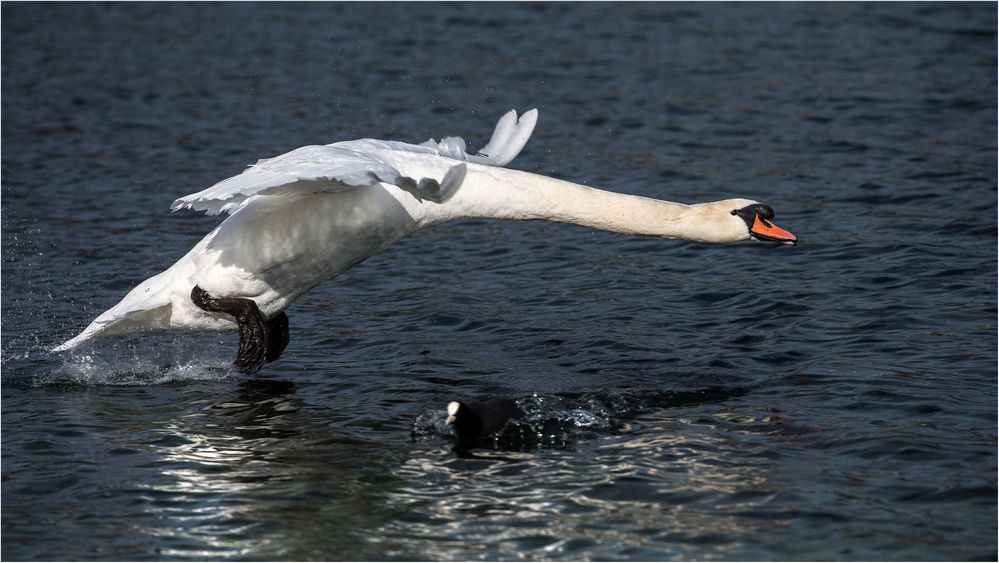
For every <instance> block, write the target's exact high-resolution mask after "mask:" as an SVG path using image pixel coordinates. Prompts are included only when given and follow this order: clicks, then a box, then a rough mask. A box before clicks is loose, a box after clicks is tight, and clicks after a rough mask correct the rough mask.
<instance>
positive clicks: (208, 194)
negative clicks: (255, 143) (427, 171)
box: [170, 109, 538, 215]
mask: <svg viewBox="0 0 999 563" xmlns="http://www.w3.org/2000/svg"><path fill="white" fill-rule="evenodd" d="M537 122H538V110H536V109H532V110H530V111H527V112H525V113H524V115H522V116H520V118H519V119H518V118H517V112H516V111H514V110H510V111H508V112H507V113H506V114H504V115H503V117H501V118H500V120H499V122H497V123H496V129H495V130H494V131H493V135H492V137H491V138H490V139H489V143H487V144H486V146H484V147H482V149H480V150H479V151H478V152H477V153H476V154H468V153H467V152H465V141H464V140H463V139H462V138H461V137H445V138H444V139H442V140H441V141H440V142H436V141H434V140H432V139H431V140H429V141H426V142H425V143H422V144H420V145H410V144H407V143H400V142H396V141H377V140H374V139H361V140H358V141H347V142H342V143H335V144H332V145H322V146H320V145H311V146H307V147H302V148H299V149H295V150H293V151H291V152H288V153H285V154H283V155H280V156H276V157H274V158H268V159H264V160H260V161H258V162H257V163H256V164H254V165H252V166H250V167H249V168H247V169H246V170H244V171H243V173H242V174H238V175H236V176H233V177H232V178H228V179H226V180H222V181H221V182H219V183H217V184H215V185H214V186H212V187H210V188H208V189H206V190H202V191H200V192H198V193H195V194H191V195H187V196H184V197H182V198H179V199H177V200H176V201H174V202H173V205H171V206H170V209H171V210H173V211H177V210H180V209H193V210H197V211H205V212H207V213H208V214H210V215H218V214H219V213H233V212H235V211H236V210H237V209H239V208H240V207H242V206H243V204H244V203H245V202H246V201H247V200H248V199H249V198H251V197H253V196H256V195H270V194H276V193H294V192H299V193H327V192H338V191H345V190H351V189H354V188H357V187H359V186H370V185H372V184H377V183H379V182H384V183H386V184H393V185H395V186H399V187H400V188H402V189H404V190H406V191H408V192H410V193H412V194H413V195H414V196H416V197H417V198H419V199H421V200H423V199H427V200H430V201H433V202H437V203H441V202H443V201H446V200H447V199H448V198H450V197H451V195H452V194H454V192H455V191H456V190H457V189H458V186H460V185H461V182H462V180H464V178H465V165H464V164H457V165H456V166H453V167H451V168H450V169H449V170H448V171H447V173H446V174H445V175H444V177H443V178H442V179H441V180H440V181H438V180H437V179H434V178H419V179H417V178H411V177H408V176H405V175H403V174H402V173H400V172H399V170H397V169H396V168H395V167H394V166H392V165H391V164H390V163H388V162H386V161H385V160H384V159H382V158H380V157H379V156H378V155H379V154H380V153H381V152H382V151H386V150H387V151H405V152H416V153H420V152H426V153H428V154H439V155H440V156H444V157H447V158H452V159H455V160H459V161H464V162H471V163H475V164H485V165H490V166H503V165H505V164H507V163H508V162H510V161H511V160H513V159H514V157H516V156H517V154H519V153H520V151H521V149H523V148H524V145H525V144H526V143H527V140H528V139H530V138H531V133H532V132H533V131H534V126H535V124H537Z"/></svg>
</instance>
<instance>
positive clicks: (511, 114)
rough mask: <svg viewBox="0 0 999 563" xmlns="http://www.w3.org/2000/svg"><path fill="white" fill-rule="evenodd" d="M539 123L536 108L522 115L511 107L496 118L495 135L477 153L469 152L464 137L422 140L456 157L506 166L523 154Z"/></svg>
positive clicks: (444, 153) (431, 146)
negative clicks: (497, 119) (518, 114)
mask: <svg viewBox="0 0 999 563" xmlns="http://www.w3.org/2000/svg"><path fill="white" fill-rule="evenodd" d="M537 123H538V110H537V109H532V110H529V111H526V112H524V115H521V116H520V117H519V118H518V117H517V112H516V111H515V110H510V111H508V112H506V113H505V114H503V117H501V118H500V119H499V121H497V122H496V128H495V129H493V136H492V137H490V138H489V142H488V143H486V146H484V147H482V148H481V149H479V150H478V151H476V153H475V154H468V152H467V151H466V145H465V140H464V139H462V138H461V137H444V138H443V139H441V140H440V141H439V142H438V141H434V140H433V139H430V140H428V141H425V142H423V143H420V144H421V145H422V146H424V147H430V148H432V149H434V150H436V151H438V152H439V153H440V154H442V155H444V156H447V157H450V158H454V159H457V160H464V161H466V162H473V163H475V164H487V165H489V166H506V165H507V164H509V163H510V161H511V160H513V159H514V158H516V157H517V155H518V154H520V151H521V150H522V149H523V148H524V145H526V144H527V141H528V139H530V138H531V133H533V132H534V126H535V125H537Z"/></svg>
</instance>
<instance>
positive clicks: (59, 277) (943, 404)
mask: <svg viewBox="0 0 999 563" xmlns="http://www.w3.org/2000/svg"><path fill="white" fill-rule="evenodd" d="M2 11H3V14H2V16H3V18H2V49H3V63H2V64H3V74H2V109H3V115H2V119H3V127H2V141H3V151H2V186H3V188H2V195H3V201H2V204H3V207H2V226H3V254H2V260H3V262H2V266H3V269H2V348H0V350H2V368H3V380H2V382H3V393H2V395H3V408H2V417H3V420H2V422H3V428H2V430H3V432H2V444H3V445H2V476H3V484H2V519H3V522H2V528H3V534H2V543H3V547H2V558H3V559H4V560H45V559H77V560H95V559H110V560H122V559H139V560H147V559H168V560H174V559H208V560H216V559H299V560H303V559H327V560H343V559H443V560H453V559H480V558H485V559H504V560H507V559H573V560H579V559H643V560H662V559H696V560H707V559H723V560H735V559H741V560H745V559H771V560H772V559H800V560H814V559H836V560H859V559H888V560H939V559H982V560H994V559H995V558H996V556H997V552H996V532H997V530H996V498H997V491H996V480H997V473H996V447H997V446H996V445H997V442H996V430H997V418H996V405H997V398H996V388H997V373H996V372H997V368H996V366H997V357H996V355H997V354H996V350H997V342H996V335H997V329H996V318H997V316H996V315H997V313H996V279H997V277H996V256H997V248H996V240H997V237H996V233H997V225H996V217H997V205H996V199H997V180H996V177H997V172H996V154H997V146H996V137H997V128H996V123H997V121H996V119H997V116H996V109H997V99H996V92H997V82H996V68H997V57H996V20H997V13H996V5H995V4H994V3H979V4H960V3H948V4H933V3H922V4H895V3H892V4H876V5H872V4H861V3H850V4H777V5H775V4H737V5H729V4H696V5H685V4H666V5H661V4H640V5H627V4H614V5H606V4H585V5H573V4H545V5H535V4H516V5H505V4H469V5H465V4H418V5H399V4H387V5H386V4H378V5H367V4H307V5H302V4H286V3H282V4H224V5H204V4H113V5H103V4H101V5H98V4H41V5H36V4H11V3H4V5H3V8H2ZM531 107H538V108H540V110H541V121H540V123H539V126H538V129H537V132H536V134H535V136H534V138H533V139H532V140H531V142H530V143H529V144H528V146H527V149H526V150H525V152H524V153H523V154H522V156H521V157H520V158H519V159H518V160H517V161H515V163H514V165H515V166H516V167H518V168H521V169H524V170H529V171H535V172H539V173H543V174H548V175H551V176H555V177H560V178H566V179H570V180H574V181H578V182H583V183H587V184H590V185H596V186H600V187H604V188H607V189H612V190H615V191H620V192H626V193H635V194H641V195H646V196H651V197H658V198H662V199H669V200H675V201H684V202H694V201H706V200H713V199H721V198H726V197H733V196H740V197H749V198H754V199H759V200H762V201H765V202H767V203H768V204H770V205H771V206H772V207H773V208H774V209H776V210H777V213H778V215H777V221H778V223H779V224H780V225H782V226H784V227H786V228H788V229H790V230H791V231H793V232H795V233H796V234H797V235H798V236H799V237H800V238H801V241H802V244H801V245H800V246H798V247H796V248H789V247H772V246H768V245H764V244H743V245H730V246H707V245H698V244H692V243H680V242H671V241H662V240H652V239H643V238H630V237H624V236H620V235H615V234H611V233H604V232H593V231H591V230H588V229H585V228H580V227H573V226H566V225H557V224H546V223H503V222H489V221H466V222H460V223H453V224H447V225H443V226H439V227H437V228H434V229H432V230H429V231H427V232H423V233H419V234H418V235H416V236H413V237H411V238H409V239H407V240H405V241H403V242H401V243H399V244H397V245H395V246H392V247H390V248H389V249H388V250H387V251H386V252H384V253H383V254H381V255H380V256H377V257H375V258H373V259H371V260H369V261H368V262H366V263H364V264H362V265H360V266H359V267H357V268H355V269H354V270H352V271H351V272H349V273H347V274H345V275H343V276H341V277H340V278H338V279H336V280H334V281H333V282H330V283H327V284H325V285H323V286H321V287H319V288H317V289H316V290H314V291H312V292H311V293H309V294H307V295H306V296H305V297H304V298H303V299H302V300H300V301H299V302H298V303H296V304H295V305H294V306H293V307H292V308H291V309H290V310H289V311H288V314H289V316H290V318H291V325H292V327H291V328H292V343H291V346H290V347H289V349H288V351H287V352H286V353H285V356H284V357H283V358H282V359H281V361H280V362H278V363H274V364H269V365H267V366H266V368H265V369H264V371H263V372H261V373H260V374H259V375H257V376H252V377H250V376H243V375H240V374H237V373H235V372H234V371H232V370H231V369H229V368H228V367H227V365H228V363H229V362H230V361H231V359H232V356H233V355H234V350H235V336H234V335H180V334H173V333H166V334H149V335H143V336H138V337H131V338H117V339H113V340H107V341H103V342H100V343H99V344H98V345H96V346H93V347H89V348H86V349H83V350H80V351H77V352H74V353H72V354H67V355H50V354H48V353H47V352H46V351H45V350H46V349H47V348H48V347H50V346H52V345H54V344H57V343H59V342H61V341H62V340H64V339H66V338H68V337H70V336H72V335H74V334H75V333H76V332H78V331H79V330H80V329H82V328H83V327H84V326H85V325H86V324H87V323H88V322H89V321H90V320H91V319H92V318H93V317H94V316H96V315H97V314H99V313H100V312H101V311H103V310H104V309H106V308H107V307H109V306H111V305H113V304H114V303H116V302H117V301H118V299H120V298H121V297H122V296H123V295H124V294H125V293H126V292H127V291H128V289H130V288H131V287H132V286H134V285H135V284H136V283H138V282H140V281H141V280H143V279H145V278H146V277H148V276H149V275H151V274H154V273H156V272H158V271H160V270H162V269H164V268H166V267H167V266H169V265H170V264H171V263H172V262H173V261H174V260H175V259H177V258H178V257H180V256H181V255H182V254H183V253H184V252H186V250H187V249H188V248H189V247H190V246H191V245H193V244H194V243H195V242H196V241H197V240H198V239H199V238H200V237H201V236H202V235H203V234H204V233H206V232H207V231H208V230H210V229H211V228H212V227H213V226H214V225H215V224H217V222H218V220H219V219H218V218H211V217H204V216H199V215H194V214H189V213H178V214H170V213H168V212H167V209H168V207H169V204H170V203H171V202H172V201H173V199H174V198H176V197H178V196H181V195H185V194H188V193H192V192H195V191H198V190H201V189H203V188H205V187H207V186H209V185H211V184H212V183H214V182H215V181H217V180H219V179H222V178H225V177H227V176H230V175H233V174H236V173H238V172H239V171H240V170H241V169H242V168H243V166H245V165H246V164H248V163H251V162H255V161H256V160H257V159H258V158H262V157H268V156H273V155H275V154H279V153H282V152H285V151H287V150H290V149H292V148H295V147H298V146H301V145H305V144H314V143H326V142H333V141H337V140H343V139H352V138H357V137H362V136H368V137H376V138H388V139H399V140H406V141H412V142H419V141H423V140H425V139H427V138H428V137H431V136H434V137H438V138H439V137H440V136H442V135H448V134H458V135H464V136H466V137H467V138H468V139H469V142H470V144H472V145H475V146H479V145H480V144H481V143H483V142H485V141H486V140H487V138H488V135H489V133H490V130H491V127H492V125H493V123H494V121H495V119H496V118H497V117H498V116H499V115H500V114H501V113H503V112H504V111H506V110H508V109H510V108H517V109H519V110H521V111H523V110H526V109H528V108H531ZM487 397H510V398H513V399H517V400H518V401H520V403H521V405H522V406H523V407H524V408H525V410H527V411H528V417H527V420H525V421H521V422H520V423H518V424H517V425H515V426H513V427H510V428H508V429H507V431H506V432H505V433H504V434H503V435H502V436H501V437H499V438H498V439H496V440H495V441H493V442H490V443H487V444H484V445H485V446H487V447H483V448H480V449H478V450H476V451H475V454H476V455H477V456H478V457H476V458H467V457H462V456H459V455H457V454H456V453H455V452H453V451H452V450H451V444H452V440H451V438H450V437H449V436H447V435H444V434H441V433H440V432H439V431H438V430H437V426H438V424H439V423H440V418H441V416H443V414H442V413H443V409H444V406H445V405H446V404H447V402H448V401H450V400H452V399H455V398H472V399H477V398H487Z"/></svg>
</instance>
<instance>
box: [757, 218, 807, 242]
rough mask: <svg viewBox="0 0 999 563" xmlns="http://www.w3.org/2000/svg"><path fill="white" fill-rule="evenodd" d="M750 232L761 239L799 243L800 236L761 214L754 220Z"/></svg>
mask: <svg viewBox="0 0 999 563" xmlns="http://www.w3.org/2000/svg"><path fill="white" fill-rule="evenodd" d="M749 232H750V233H751V234H752V235H753V236H754V237H756V238H757V239H759V240H765V241H770V242H779V243H781V244H790V245H791V246H794V245H796V244H798V237H796V236H794V235H793V234H791V232H790V231H785V230H784V229H782V228H780V227H778V226H777V225H775V224H773V223H771V222H769V221H767V220H766V219H764V218H762V217H760V216H759V215H757V216H756V220H755V221H753V228H751V229H749Z"/></svg>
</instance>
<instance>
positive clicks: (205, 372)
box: [3, 335, 239, 387]
mask: <svg viewBox="0 0 999 563" xmlns="http://www.w3.org/2000/svg"><path fill="white" fill-rule="evenodd" d="M3 361H4V368H5V370H4V378H3V379H4V384H10V385H25V386H30V387H47V386H93V385H110V386H136V385H137V386H142V385H163V384H169V383H180V382H187V381H224V380H229V379H232V378H235V377H238V375H239V374H238V372H237V371H236V370H235V369H234V368H233V367H232V366H231V363H230V358H228V357H225V356H224V348H222V347H219V348H217V349H216V348H215V347H208V348H206V347H205V346H204V342H203V341H201V340H197V339H195V338H193V337H191V336H185V335H176V336H174V337H172V338H170V337H165V336H164V335H140V336H137V337H133V338H127V339H123V340H117V341H112V340H107V341H100V343H99V345H96V346H88V347H86V348H83V349H78V350H72V351H70V352H67V353H63V354H53V353H51V352H49V351H48V349H47V348H44V347H41V346H32V347H31V348H29V349H28V350H25V351H21V352H18V353H16V354H4V359H3Z"/></svg>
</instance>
